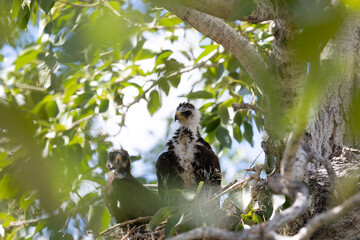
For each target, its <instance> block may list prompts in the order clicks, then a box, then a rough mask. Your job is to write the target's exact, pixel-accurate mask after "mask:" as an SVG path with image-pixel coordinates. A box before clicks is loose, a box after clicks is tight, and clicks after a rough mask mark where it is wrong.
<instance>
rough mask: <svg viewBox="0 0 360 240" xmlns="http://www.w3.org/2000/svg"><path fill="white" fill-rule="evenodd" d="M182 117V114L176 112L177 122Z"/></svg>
mask: <svg viewBox="0 0 360 240" xmlns="http://www.w3.org/2000/svg"><path fill="white" fill-rule="evenodd" d="M180 115H181V114H180V112H176V114H175V117H174V118H175V122H176V121H177V120H179V119H180V118H181V117H180Z"/></svg>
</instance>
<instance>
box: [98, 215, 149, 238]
mask: <svg viewBox="0 0 360 240" xmlns="http://www.w3.org/2000/svg"><path fill="white" fill-rule="evenodd" d="M151 218H152V216H148V217H139V218H137V219H133V220H129V221H126V222H122V223H118V224H116V225H114V226H112V227H110V228H108V229H106V230H104V231H102V232H100V233H98V234H96V233H93V234H94V237H95V238H99V237H101V236H104V235H105V234H106V233H108V232H110V231H112V230H114V229H116V228H121V227H125V226H127V225H131V224H144V223H148V222H150V220H151Z"/></svg>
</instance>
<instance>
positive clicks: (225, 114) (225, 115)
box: [218, 105, 230, 124]
mask: <svg viewBox="0 0 360 240" xmlns="http://www.w3.org/2000/svg"><path fill="white" fill-rule="evenodd" d="M218 112H219V116H220V119H221V121H222V122H223V124H227V123H228V122H229V118H230V116H229V111H228V109H227V107H225V106H224V105H221V106H220V107H219V110H218Z"/></svg>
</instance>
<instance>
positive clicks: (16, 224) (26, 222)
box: [7, 218, 48, 228]
mask: <svg viewBox="0 0 360 240" xmlns="http://www.w3.org/2000/svg"><path fill="white" fill-rule="evenodd" d="M46 219H48V218H40V219H30V220H23V221H17V222H11V223H10V224H9V226H8V227H7V228H14V227H25V226H29V225H32V224H34V223H38V222H40V221H42V220H46Z"/></svg>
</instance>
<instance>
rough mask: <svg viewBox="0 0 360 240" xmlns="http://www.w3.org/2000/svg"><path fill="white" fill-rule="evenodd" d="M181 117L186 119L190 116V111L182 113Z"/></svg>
mask: <svg viewBox="0 0 360 240" xmlns="http://www.w3.org/2000/svg"><path fill="white" fill-rule="evenodd" d="M182 115H183V116H184V117H188V116H190V115H191V111H190V110H188V111H185V112H183V113H182Z"/></svg>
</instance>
